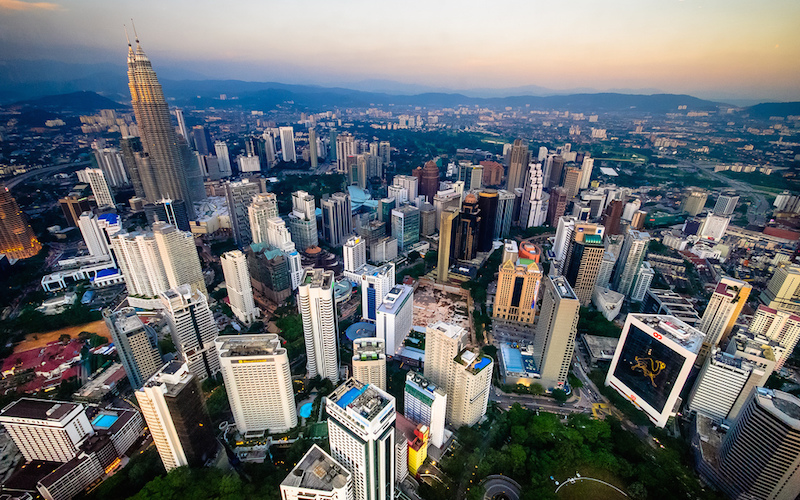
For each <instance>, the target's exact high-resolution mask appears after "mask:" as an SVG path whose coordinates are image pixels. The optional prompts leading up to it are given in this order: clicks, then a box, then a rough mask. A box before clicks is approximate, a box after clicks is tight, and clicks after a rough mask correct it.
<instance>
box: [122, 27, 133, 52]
mask: <svg viewBox="0 0 800 500" xmlns="http://www.w3.org/2000/svg"><path fill="white" fill-rule="evenodd" d="M122 29H124V30H125V39H126V40H127V41H128V47H130V46H131V37H129V36H128V27H127V26H125V25H124V24H123V25H122Z"/></svg>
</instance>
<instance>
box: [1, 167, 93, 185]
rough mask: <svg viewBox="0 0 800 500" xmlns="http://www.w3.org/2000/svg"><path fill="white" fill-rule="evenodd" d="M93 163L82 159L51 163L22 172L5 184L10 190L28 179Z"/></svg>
mask: <svg viewBox="0 0 800 500" xmlns="http://www.w3.org/2000/svg"><path fill="white" fill-rule="evenodd" d="M91 163H92V162H90V161H80V162H77V163H59V164H58V165H51V166H49V167H44V168H39V169H36V170H31V171H30V172H25V173H24V174H20V175H18V176H16V177H14V178H13V179H11V180H8V181H6V182H4V184H5V186H6V187H7V188H8V189H9V190H10V189H12V188H13V187H15V186H16V185H17V184H20V183H22V182H25V181H27V180H28V179H31V178H34V177H42V176H45V175H49V174H54V173H56V172H60V171H61V170H67V169H68V168H78V167H88V166H90V165H91Z"/></svg>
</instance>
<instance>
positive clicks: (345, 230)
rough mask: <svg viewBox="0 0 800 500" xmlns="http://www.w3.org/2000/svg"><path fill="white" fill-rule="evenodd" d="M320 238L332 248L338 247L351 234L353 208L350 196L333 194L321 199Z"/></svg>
mask: <svg viewBox="0 0 800 500" xmlns="http://www.w3.org/2000/svg"><path fill="white" fill-rule="evenodd" d="M320 204H321V206H322V236H323V238H324V239H325V241H327V242H328V244H330V246H332V247H340V246H342V245H344V242H345V240H346V238H347V237H348V236H350V235H351V234H353V208H352V205H351V203H350V195H349V194H345V193H333V194H332V195H331V196H329V197H328V198H323V199H322V201H321V203H320Z"/></svg>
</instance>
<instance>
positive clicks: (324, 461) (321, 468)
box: [281, 445, 350, 491]
mask: <svg viewBox="0 0 800 500" xmlns="http://www.w3.org/2000/svg"><path fill="white" fill-rule="evenodd" d="M349 478H350V473H349V472H348V471H347V469H345V468H344V467H342V466H341V465H340V464H339V462H337V461H336V460H334V459H333V458H332V457H331V456H330V455H328V454H327V453H325V452H324V451H322V449H321V448H320V447H319V446H317V445H313V446H311V449H310V450H308V452H307V453H306V454H305V456H303V458H302V459H301V460H300V462H298V463H297V465H296V466H295V468H294V469H292V471H291V472H290V473H289V475H288V476H286V479H284V480H283V482H282V483H281V484H282V485H284V486H292V487H295V488H304V489H305V488H307V489H309V490H318V491H333V490H338V489H340V488H343V487H344V486H345V485H346V484H347V481H348V479H349Z"/></svg>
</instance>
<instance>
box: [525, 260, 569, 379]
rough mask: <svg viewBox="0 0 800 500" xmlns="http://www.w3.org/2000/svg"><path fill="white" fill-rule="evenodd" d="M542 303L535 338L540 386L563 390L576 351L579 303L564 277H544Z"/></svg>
mask: <svg viewBox="0 0 800 500" xmlns="http://www.w3.org/2000/svg"><path fill="white" fill-rule="evenodd" d="M541 302H542V310H541V312H540V313H539V322H538V324H537V325H536V335H535V336H534V338H533V339H534V344H533V351H534V353H535V359H536V367H537V368H538V369H539V373H540V374H541V376H542V378H541V381H540V383H541V384H542V386H544V387H545V388H546V389H550V388H559V389H563V388H564V384H565V383H566V381H567V374H568V373H569V367H570V365H571V364H572V355H573V353H574V352H575V335H576V333H577V331H578V311H579V310H580V307H581V305H580V301H579V300H578V297H577V295H575V292H574V291H573V290H572V287H570V286H569V282H567V280H566V279H565V278H564V277H563V276H548V277H546V278H544V290H543V292H542V299H541Z"/></svg>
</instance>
